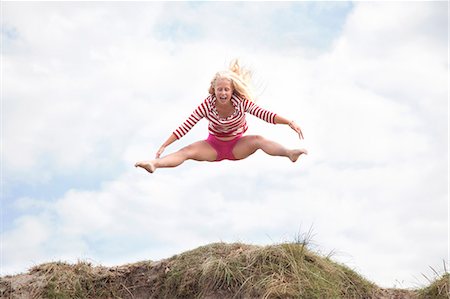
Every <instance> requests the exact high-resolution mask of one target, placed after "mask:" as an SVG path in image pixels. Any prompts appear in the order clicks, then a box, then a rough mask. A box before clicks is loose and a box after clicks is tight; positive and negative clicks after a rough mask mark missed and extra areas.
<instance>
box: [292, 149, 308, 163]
mask: <svg viewBox="0 0 450 299" xmlns="http://www.w3.org/2000/svg"><path fill="white" fill-rule="evenodd" d="M302 154H305V155H307V154H308V151H307V150H306V149H304V148H302V149H295V150H292V151H291V152H290V154H289V156H288V157H289V159H291V161H292V162H295V161H297V159H298V157H300V155H302Z"/></svg>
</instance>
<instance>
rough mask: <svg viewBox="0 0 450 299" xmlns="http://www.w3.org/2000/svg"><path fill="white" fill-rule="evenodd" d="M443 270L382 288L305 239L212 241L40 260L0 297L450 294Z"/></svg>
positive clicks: (5, 284) (0, 281)
mask: <svg viewBox="0 0 450 299" xmlns="http://www.w3.org/2000/svg"><path fill="white" fill-rule="evenodd" d="M448 280H449V277H448V274H446V275H444V276H443V277H442V279H440V280H437V281H436V286H433V284H432V285H430V286H429V287H428V288H425V289H423V290H401V289H383V288H380V287H378V286H376V285H375V284H374V283H372V282H370V281H368V280H366V279H365V278H363V277H362V276H361V275H359V274H358V273H356V272H355V271H353V270H351V269H350V268H348V267H346V266H345V265H342V264H339V263H336V262H334V261H332V260H331V258H329V257H323V256H320V255H319V254H317V253H314V252H312V251H310V250H309V249H308V248H307V246H306V244H304V243H283V244H278V245H269V246H256V245H246V244H242V243H232V244H227V243H213V244H209V245H206V246H201V247H198V248H196V249H193V250H190V251H186V252H184V253H181V254H177V255H175V256H173V257H171V258H168V259H163V260H160V261H142V262H137V263H133V264H127V265H122V266H116V267H104V266H92V265H91V264H90V263H86V262H78V263H77V264H72V265H71V264H68V263H65V262H53V263H46V264H42V265H37V266H35V267H33V268H31V269H30V270H29V271H28V272H27V273H24V274H19V275H15V276H6V277H2V278H0V298H308V299H309V298H376V299H387V298H389V299H397V298H398V299H401V298H402V299H422V298H424V299H425V298H430V299H433V298H449V295H450V291H449V285H450V283H449V281H448Z"/></svg>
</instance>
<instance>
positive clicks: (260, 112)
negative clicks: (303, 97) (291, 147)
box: [244, 100, 303, 139]
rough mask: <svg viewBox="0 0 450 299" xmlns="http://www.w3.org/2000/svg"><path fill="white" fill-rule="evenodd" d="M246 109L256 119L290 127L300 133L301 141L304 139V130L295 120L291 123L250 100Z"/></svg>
mask: <svg viewBox="0 0 450 299" xmlns="http://www.w3.org/2000/svg"><path fill="white" fill-rule="evenodd" d="M244 107H245V111H246V112H249V113H250V114H253V115H254V116H256V117H259V118H260V119H262V120H264V121H266V122H268V123H272V124H285V125H289V127H291V129H292V130H294V131H295V132H297V133H298V137H299V138H300V139H303V133H302V130H301V129H300V127H299V126H298V125H297V124H296V123H295V122H294V121H293V120H291V121H290V120H288V119H287V118H284V117H282V116H280V115H278V114H275V113H273V112H270V111H267V110H265V109H262V108H261V107H259V106H258V105H256V104H255V103H254V102H250V101H248V100H245V101H244Z"/></svg>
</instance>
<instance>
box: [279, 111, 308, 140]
mask: <svg viewBox="0 0 450 299" xmlns="http://www.w3.org/2000/svg"><path fill="white" fill-rule="evenodd" d="M275 123H276V124H283V125H289V127H291V129H292V130H294V131H295V132H297V133H298V137H299V138H300V139H304V138H303V133H302V130H301V129H300V127H299V126H298V125H297V124H296V123H295V122H294V121H293V120H288V119H287V118H284V117H282V116H280V115H278V114H277V115H275Z"/></svg>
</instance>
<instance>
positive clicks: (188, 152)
mask: <svg viewBox="0 0 450 299" xmlns="http://www.w3.org/2000/svg"><path fill="white" fill-rule="evenodd" d="M216 157H217V153H216V151H215V150H214V149H213V148H212V147H211V146H210V145H209V144H208V143H207V142H206V141H198V142H195V143H193V144H191V145H188V146H186V147H184V148H182V149H180V150H179V151H177V152H175V153H172V154H169V155H167V156H165V157H162V158H159V159H154V160H151V161H141V162H138V163H136V164H135V166H136V167H142V168H144V169H145V170H147V171H148V172H150V173H153V172H154V171H155V170H156V169H157V168H168V167H177V166H178V165H181V164H182V163H183V162H184V161H186V160H196V161H210V162H211V161H215V160H216Z"/></svg>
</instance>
